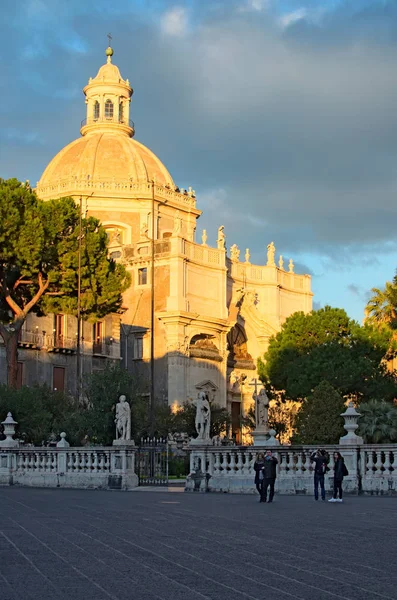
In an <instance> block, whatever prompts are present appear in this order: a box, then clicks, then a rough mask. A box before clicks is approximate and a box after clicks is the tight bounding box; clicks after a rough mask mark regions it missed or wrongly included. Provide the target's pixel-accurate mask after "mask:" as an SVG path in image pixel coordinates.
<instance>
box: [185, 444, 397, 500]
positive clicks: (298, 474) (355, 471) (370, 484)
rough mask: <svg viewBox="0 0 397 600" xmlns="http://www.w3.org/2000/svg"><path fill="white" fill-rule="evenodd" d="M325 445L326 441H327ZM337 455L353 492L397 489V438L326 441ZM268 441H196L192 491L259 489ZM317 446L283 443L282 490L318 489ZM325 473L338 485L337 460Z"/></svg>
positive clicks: (345, 485) (330, 485) (329, 481)
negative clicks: (260, 461) (257, 467)
mask: <svg viewBox="0 0 397 600" xmlns="http://www.w3.org/2000/svg"><path fill="white" fill-rule="evenodd" d="M323 447H324V446H323ZM324 448H325V449H326V450H327V451H328V452H329V454H330V456H332V453H333V452H335V450H338V451H339V452H340V453H341V454H342V456H343V457H344V459H345V464H346V467H347V469H348V471H349V475H348V476H347V477H345V478H344V480H343V489H344V491H345V492H347V493H353V494H358V493H364V494H376V495H382V494H387V495H394V494H395V495H397V444H390V445H376V446H375V445H356V446H355V445H348V446H343V445H340V446H337V447H335V446H325V447H324ZM266 449H267V448H266V446H264V447H255V448H253V447H244V446H235V447H213V446H194V447H191V454H190V471H191V474H190V475H189V476H188V477H187V480H186V486H185V490H186V491H194V490H196V491H212V492H229V493H240V494H256V493H257V492H256V489H255V485H254V478H255V472H254V462H255V457H256V454H257V452H265V451H266ZM316 449H317V446H278V447H277V448H271V450H272V451H273V454H274V455H275V456H276V457H277V459H278V461H279V464H278V465H277V479H276V491H277V492H278V493H281V494H307V495H313V494H314V487H313V465H312V463H311V462H310V455H311V453H312V452H313V451H314V450H316ZM329 467H330V471H329V472H328V473H327V475H326V477H325V481H326V489H327V490H328V491H331V490H332V489H333V461H332V458H331V461H330V464H329Z"/></svg>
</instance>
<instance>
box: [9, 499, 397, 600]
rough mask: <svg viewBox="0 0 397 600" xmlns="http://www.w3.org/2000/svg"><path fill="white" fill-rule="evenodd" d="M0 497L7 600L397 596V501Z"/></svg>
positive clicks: (364, 599) (365, 599)
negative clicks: (330, 502) (337, 502)
mask: <svg viewBox="0 0 397 600" xmlns="http://www.w3.org/2000/svg"><path fill="white" fill-rule="evenodd" d="M275 500H276V501H275V502H274V503H273V504H259V502H258V499H257V497H256V496H237V495H222V494H207V495H206V494H176V493H175V494H171V493H166V492H142V493H137V492H131V493H122V492H96V491H73V490H38V489H27V488H25V489H21V488H2V489H0V502H1V521H0V598H1V600H15V599H18V600H19V599H22V598H23V599H24V600H25V599H26V600H29V599H35V600H38V599H41V600H44V599H46V598H51V600H56V599H58V598H59V599H72V600H91V599H94V598H95V600H105V599H108V598H112V599H113V600H121V599H126V598H127V599H128V598H131V599H134V600H135V599H137V600H138V599H139V600H141V599H142V600H154V599H164V600H169V599H172V600H188V599H189V600H199V599H201V600H202V599H203V598H207V599H213V600H231V599H233V600H247V599H251V600H255V599H258V600H262V599H263V600H267V599H269V600H288V599H289V598H290V599H293V598H296V599H300V600H309V599H310V600H332V599H333V598H342V599H349V600H372V599H373V600H376V599H382V598H383V599H390V600H395V599H396V598H397V571H396V568H395V564H396V534H397V498H367V497H364V498H362V497H359V498H358V497H349V498H347V500H346V502H345V503H344V504H328V502H326V503H322V502H314V500H313V499H312V498H305V497H290V496H281V497H280V496H278V497H276V499H275Z"/></svg>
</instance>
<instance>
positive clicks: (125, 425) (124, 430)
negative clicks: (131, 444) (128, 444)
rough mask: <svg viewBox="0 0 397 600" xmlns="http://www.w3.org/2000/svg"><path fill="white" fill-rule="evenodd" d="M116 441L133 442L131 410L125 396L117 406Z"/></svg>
mask: <svg viewBox="0 0 397 600" xmlns="http://www.w3.org/2000/svg"><path fill="white" fill-rule="evenodd" d="M114 422H115V423H116V440H126V441H129V440H131V409H130V405H129V404H128V402H127V398H126V397H125V396H120V398H119V401H118V403H117V404H116V418H115V420H114Z"/></svg>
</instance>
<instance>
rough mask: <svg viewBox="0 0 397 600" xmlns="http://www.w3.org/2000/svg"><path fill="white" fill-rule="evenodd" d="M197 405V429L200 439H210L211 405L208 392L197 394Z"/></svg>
mask: <svg viewBox="0 0 397 600" xmlns="http://www.w3.org/2000/svg"><path fill="white" fill-rule="evenodd" d="M195 405H196V421H195V425H196V431H197V438H196V439H198V440H209V439H210V429H211V407H210V403H209V399H208V394H207V393H206V392H203V391H201V392H199V393H198V394H197V400H196V401H195Z"/></svg>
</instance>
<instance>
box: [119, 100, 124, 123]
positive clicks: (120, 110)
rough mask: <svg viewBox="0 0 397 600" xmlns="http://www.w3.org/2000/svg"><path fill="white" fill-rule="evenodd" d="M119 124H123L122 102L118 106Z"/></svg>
mask: <svg viewBox="0 0 397 600" xmlns="http://www.w3.org/2000/svg"><path fill="white" fill-rule="evenodd" d="M119 123H124V106H123V103H122V102H120V104H119Z"/></svg>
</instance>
